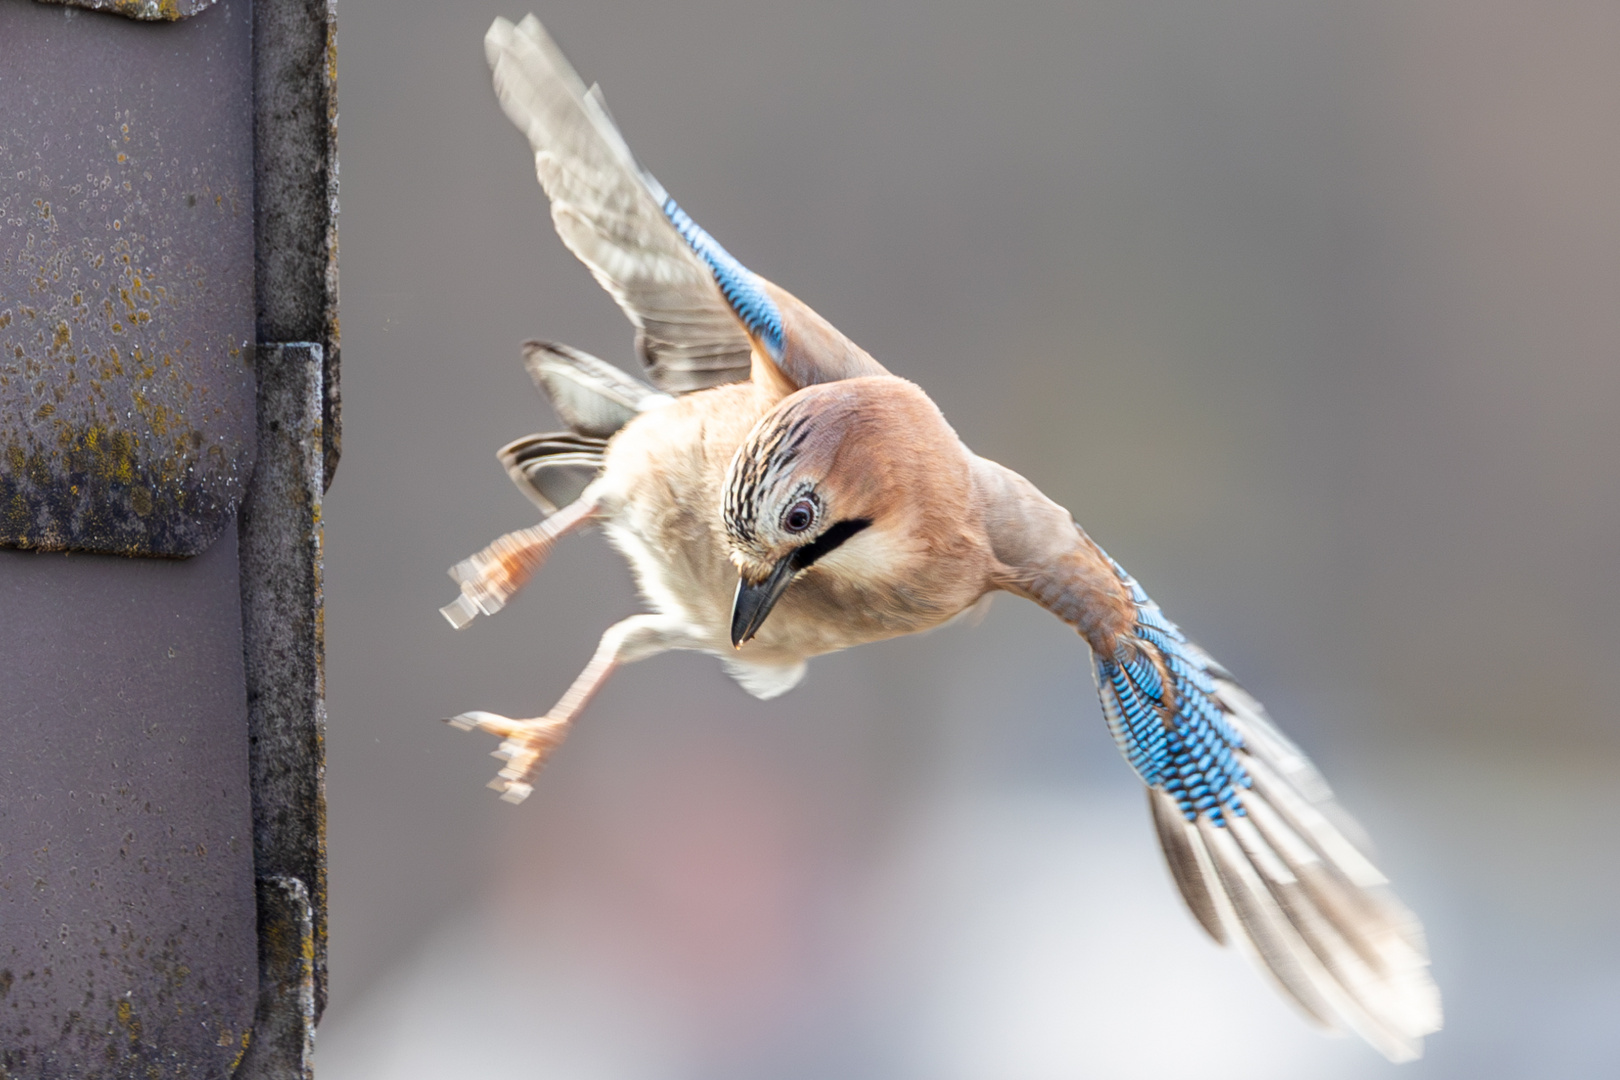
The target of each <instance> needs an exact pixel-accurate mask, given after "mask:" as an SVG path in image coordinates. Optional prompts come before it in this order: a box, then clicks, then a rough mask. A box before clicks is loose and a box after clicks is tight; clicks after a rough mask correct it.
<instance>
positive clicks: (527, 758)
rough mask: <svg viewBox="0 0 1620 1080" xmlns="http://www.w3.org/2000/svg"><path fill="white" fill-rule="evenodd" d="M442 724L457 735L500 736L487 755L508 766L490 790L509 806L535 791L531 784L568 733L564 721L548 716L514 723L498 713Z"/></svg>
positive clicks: (473, 714)
mask: <svg viewBox="0 0 1620 1080" xmlns="http://www.w3.org/2000/svg"><path fill="white" fill-rule="evenodd" d="M445 722H446V723H448V724H449V725H450V726H451V727H453V728H456V729H457V730H460V731H473V730H478V731H487V732H489V733H490V734H492V735H499V736H501V745H500V746H499V747H497V748H496V749H495V750H492V751H490V754H491V756H492V757H497V758H500V759H502V760H503V761H505V762H506V763H507V764H506V765H505V767H504V768H502V769H501V771H500V772H499V773H497V774H496V776H495V779H493V780H491V781H490V782H489V787H490V788H492V789H494V790H495V791H498V792H500V793H501V798H502V799H503V800H505V801H506V802H509V803H520V802H522V801H523V800H524V799H527V798H528V797H529V795H530V793H532V792H533V791H534V785H533V784H532V783H530V781H531V780H533V778H534V774H535V773H537V772H539V771H540V767H541V766H542V765H544V764H545V763H546V758H547V757H549V756H550V755H551V751H552V750H554V749H556V747H557V745H558V744H559V743H561V742H562V740H563V736H564V735H565V734H566V733H567V731H568V721H567V720H566V719H562V718H560V717H550V716H542V717H539V718H538V719H534V720H513V719H510V718H509V717H505V716H501V715H499V714H497V713H489V712H465V713H462V714H461V715H460V716H453V717H451V718H450V719H449V720H447V721H445Z"/></svg>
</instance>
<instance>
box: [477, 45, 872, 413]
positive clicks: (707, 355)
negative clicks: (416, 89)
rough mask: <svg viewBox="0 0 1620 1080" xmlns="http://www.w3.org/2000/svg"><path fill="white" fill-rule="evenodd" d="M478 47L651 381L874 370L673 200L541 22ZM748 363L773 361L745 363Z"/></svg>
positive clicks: (566, 235) (558, 218)
mask: <svg viewBox="0 0 1620 1080" xmlns="http://www.w3.org/2000/svg"><path fill="white" fill-rule="evenodd" d="M484 53H485V55H486V56H487V57H488V59H489V64H490V68H491V70H492V72H493V74H494V80H495V93H496V96H497V97H499V99H500V102H501V107H502V108H503V109H504V110H505V111H506V115H507V116H508V117H509V118H510V119H511V121H512V122H513V123H514V124H516V125H517V127H518V129H519V130H521V131H522V132H523V134H524V135H525V136H526V137H527V138H528V140H529V145H530V146H531V147H533V149H534V156H535V171H536V172H537V173H538V174H539V177H540V184H541V186H542V187H543V188H544V189H545V191H546V194H547V196H549V197H550V199H551V218H552V222H553V223H554V224H555V225H556V228H557V234H558V235H559V236H560V237H562V240H563V243H565V244H567V245H568V248H569V250H571V251H572V252H573V253H574V254H575V255H576V256H578V257H579V259H580V261H581V262H583V263H584V264H585V265H586V266H587V267H589V268H590V271H591V273H592V274H593V275H595V277H596V280H597V281H598V282H599V283H600V284H601V286H602V287H603V288H604V289H606V290H607V291H608V293H609V295H611V296H612V297H613V299H614V300H615V301H616V302H617V303H618V305H619V307H620V308H621V309H623V311H624V313H625V315H626V316H627V317H628V318H629V319H630V321H631V323H633V324H634V325H635V327H636V331H637V333H636V341H637V348H638V351H639V352H640V354H641V357H642V360H643V361H644V362H645V363H646V365H647V369H648V375H649V377H650V378H651V379H652V380H653V382H654V383H655V384H657V386H658V387H659V388H660V389H663V390H667V391H670V392H672V393H685V392H688V391H692V390H701V389H704V388H706V387H710V386H717V385H719V384H721V383H727V382H738V381H741V380H743V379H747V378H750V377H751V376H752V377H754V378H756V379H758V378H760V377H761V375H762V374H764V375H766V376H768V377H769V378H770V379H771V380H772V381H773V382H777V383H778V384H779V385H781V388H782V389H783V390H791V389H795V388H797V387H800V386H806V385H809V384H811V383H818V382H828V381H831V380H833V379H841V378H849V377H852V376H856V375H873V374H882V373H883V369H882V368H881V367H880V366H878V364H877V362H876V361H874V360H872V358H871V357H869V356H867V355H866V353H865V352H863V351H861V350H860V349H859V348H857V347H856V346H855V345H854V344H852V343H851V342H849V341H848V339H846V338H844V336H843V335H842V334H840V333H838V331H837V330H835V329H834V328H833V327H832V326H831V325H830V324H828V323H827V322H826V321H825V320H823V319H822V318H821V317H820V316H819V315H817V314H816V313H815V312H814V311H812V310H811V309H810V308H808V307H807V306H805V305H804V304H802V303H800V302H799V301H798V300H796V299H795V298H794V297H793V296H791V295H790V294H788V293H787V292H786V291H784V290H782V289H779V288H777V287H776V286H774V285H772V284H771V283H769V282H767V281H765V280H764V279H763V278H760V277H758V276H757V275H755V274H753V273H751V272H750V271H749V270H748V269H747V268H746V267H744V266H743V265H742V264H741V263H739V262H738V261H737V260H736V259H734V258H732V257H731V255H730V254H729V253H727V251H726V250H725V249H724V248H722V247H721V246H720V245H719V244H718V243H716V242H715V240H714V238H713V237H711V236H710V235H709V234H708V233H707V232H705V231H704V230H703V229H702V228H701V227H700V226H699V225H698V224H697V223H696V222H694V221H693V220H692V219H691V218H690V217H688V216H687V214H686V212H685V211H683V210H682V209H681V208H680V207H679V206H677V205H676V203H675V201H674V200H673V199H671V198H670V197H669V195H668V193H666V192H665V191H664V189H663V187H662V186H661V185H660V184H659V183H658V181H657V180H655V179H653V177H652V176H651V175H650V174H649V173H648V172H647V171H646V170H644V169H642V168H641V166H640V165H639V164H637V162H636V160H635V158H634V156H632V155H631V153H630V148H629V147H628V146H627V145H626V144H625V141H624V137H623V136H622V135H621V134H620V133H619V129H618V127H617V126H615V124H614V123H613V119H612V117H611V116H610V115H609V114H608V111H607V107H606V104H605V103H604V101H603V99H602V95H601V92H600V91H599V90H598V89H597V88H595V87H592V88H591V89H589V90H587V89H586V87H585V84H584V82H583V81H582V80H581V79H580V77H579V76H578V75H577V74H575V72H574V69H573V67H572V66H570V64H569V63H568V60H567V58H566V57H564V56H563V54H562V51H561V50H560V49H558V48H557V45H556V43H555V42H554V41H552V40H551V38H550V36H549V35H548V34H547V33H546V31H545V29H544V28H543V27H542V26H541V25H540V21H539V20H538V19H536V18H535V17H534V16H533V15H530V16H528V17H527V18H525V19H524V20H523V21H522V22H520V23H518V24H517V25H515V26H514V25H513V24H512V23H510V22H508V21H507V20H505V19H499V18H498V19H496V20H495V22H494V23H493V24H492V25H491V26H490V28H489V33H488V34H487V35H485V37H484ZM756 362H757V363H762V364H768V365H770V367H771V370H769V371H766V372H764V373H761V372H759V371H756V370H754V365H755V364H756Z"/></svg>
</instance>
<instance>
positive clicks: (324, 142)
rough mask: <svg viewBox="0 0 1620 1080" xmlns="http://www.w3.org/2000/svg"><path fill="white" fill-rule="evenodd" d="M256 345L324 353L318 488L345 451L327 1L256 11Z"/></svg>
mask: <svg viewBox="0 0 1620 1080" xmlns="http://www.w3.org/2000/svg"><path fill="white" fill-rule="evenodd" d="M253 41H254V44H253V63H254V90H253V93H254V108H255V110H256V115H255V132H254V138H255V141H256V145H255V151H254V170H255V176H256V178H257V189H258V193H259V194H258V202H257V204H256V206H255V211H254V212H255V226H256V228H257V233H258V247H257V263H256V267H257V277H256V283H257V293H258V295H257V318H258V340H259V341H313V342H317V343H319V344H320V346H321V348H322V351H323V354H324V361H323V362H324V364H325V371H324V373H323V374H324V382H325V387H326V389H325V400H324V402H323V405H322V421H323V423H322V443H323V447H322V449H323V451H324V455H325V465H324V469H325V482H326V483H327V484H330V483H331V482H332V473H333V470H335V469H336V468H337V462H338V454H339V452H340V450H341V446H342V409H341V405H342V400H341V397H340V395H339V393H338V377H337V372H338V276H337V274H338V266H337V255H338V248H337V243H338V234H337V211H338V201H337V200H338V161H337V13H336V9H335V8H334V6H333V3H332V0H258V2H257V3H256V4H255V5H254V8H253Z"/></svg>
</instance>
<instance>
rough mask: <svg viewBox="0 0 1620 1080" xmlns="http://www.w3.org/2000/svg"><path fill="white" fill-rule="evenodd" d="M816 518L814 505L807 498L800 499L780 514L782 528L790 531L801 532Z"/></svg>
mask: <svg viewBox="0 0 1620 1080" xmlns="http://www.w3.org/2000/svg"><path fill="white" fill-rule="evenodd" d="M815 520H816V506H815V504H814V503H812V502H811V501H810V500H809V499H800V500H799V501H798V502H796V503H794V504H793V505H792V506H790V507H788V511H787V513H785V514H783V515H782V528H784V529H786V530H787V531H788V532H790V533H802V532H804V530H806V529H808V528H809V527H810V526H811V525H812V524H814V523H815Z"/></svg>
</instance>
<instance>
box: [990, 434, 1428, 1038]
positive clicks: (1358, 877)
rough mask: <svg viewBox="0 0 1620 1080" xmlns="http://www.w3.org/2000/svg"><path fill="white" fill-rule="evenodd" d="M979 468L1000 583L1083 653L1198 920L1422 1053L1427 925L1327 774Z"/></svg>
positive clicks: (1359, 1029)
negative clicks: (1069, 633)
mask: <svg viewBox="0 0 1620 1080" xmlns="http://www.w3.org/2000/svg"><path fill="white" fill-rule="evenodd" d="M980 461H981V462H982V465H981V466H980V468H979V471H980V474H981V478H982V485H983V489H984V490H985V491H986V492H987V493H988V497H987V499H986V507H987V511H986V514H987V527H988V529H989V531H990V535H991V538H992V544H993V546H994V547H995V550H996V554H997V557H998V558H999V559H1000V560H1001V561H1002V562H1003V563H1004V564H1005V565H1006V566H1007V567H1008V568H1009V573H1008V577H1007V579H1006V580H1005V581H1003V582H999V583H998V584H1000V585H1001V586H1002V587H1003V588H1006V589H1008V590H1010V591H1013V592H1017V593H1020V594H1022V595H1024V596H1027V597H1029V598H1030V599H1032V600H1035V601H1036V602H1037V603H1040V604H1041V605H1042V606H1044V607H1046V608H1047V609H1048V610H1050V611H1052V612H1053V613H1054V614H1056V615H1058V616H1059V617H1060V618H1062V619H1063V620H1064V621H1066V622H1068V623H1069V624H1070V625H1072V626H1074V627H1075V628H1076V629H1077V630H1079V631H1080V633H1081V634H1082V636H1084V637H1085V638H1086V640H1087V642H1088V643H1089V644H1090V645H1091V648H1092V657H1093V662H1094V667H1095V674H1096V679H1097V690H1098V694H1099V696H1100V697H1101V698H1102V707H1103V715H1104V717H1105V718H1106V719H1107V722H1108V727H1109V730H1110V731H1111V732H1112V733H1113V736H1114V739H1115V741H1116V742H1117V743H1118V745H1119V748H1120V751H1121V752H1122V753H1123V754H1124V755H1125V758H1126V760H1127V761H1129V762H1130V765H1131V768H1133V769H1134V770H1135V771H1136V773H1137V775H1138V776H1139V777H1141V779H1142V781H1143V783H1145V784H1146V785H1147V788H1148V792H1147V795H1148V804H1149V807H1150V810H1151V813H1152V818H1153V822H1154V826H1155V828H1156V830H1157V833H1158V837H1159V842H1160V845H1161V846H1162V847H1163V849H1164V854H1165V859H1166V861H1167V862H1168V863H1169V866H1170V872H1171V876H1172V877H1173V878H1174V879H1175V882H1176V885H1177V887H1178V888H1179V889H1180V891H1181V895H1182V898H1183V899H1184V900H1185V901H1186V903H1187V907H1188V908H1189V909H1191V911H1192V914H1193V916H1194V918H1196V919H1197V920H1198V922H1199V924H1200V925H1201V926H1202V927H1203V928H1204V930H1205V931H1207V932H1208V933H1209V935H1210V936H1211V937H1212V938H1214V939H1215V940H1216V941H1217V942H1220V943H1222V944H1224V943H1226V942H1227V941H1232V940H1235V941H1236V942H1238V943H1239V945H1240V946H1241V947H1243V948H1244V949H1245V951H1247V952H1248V953H1249V954H1250V955H1251V957H1252V958H1253V959H1254V960H1255V961H1256V962H1257V963H1258V965H1259V966H1260V968H1261V969H1262V970H1263V971H1265V972H1266V973H1267V974H1269V975H1270V976H1271V978H1272V979H1273V981H1274V982H1275V983H1276V984H1277V986H1278V987H1279V988H1280V989H1281V990H1282V991H1283V993H1284V994H1285V995H1286V996H1287V997H1288V998H1290V999H1291V1000H1293V1001H1294V1002H1295V1003H1296V1004H1297V1005H1298V1006H1299V1007H1300V1008H1301V1009H1302V1010H1303V1011H1304V1012H1305V1013H1306V1015H1307V1016H1309V1017H1310V1018H1311V1019H1313V1020H1314V1021H1316V1022H1317V1023H1318V1024H1320V1025H1321V1026H1323V1027H1325V1028H1328V1029H1330V1030H1343V1029H1345V1028H1348V1029H1350V1030H1352V1031H1355V1032H1356V1033H1357V1034H1359V1035H1361V1036H1362V1037H1363V1038H1365V1039H1366V1040H1367V1041H1368V1042H1370V1043H1372V1044H1373V1045H1374V1046H1375V1047H1377V1048H1378V1049H1379V1050H1380V1051H1381V1052H1383V1053H1384V1054H1385V1055H1386V1056H1387V1057H1389V1058H1390V1059H1391V1060H1394V1061H1406V1060H1410V1059H1413V1058H1416V1057H1418V1056H1419V1055H1420V1054H1421V1053H1422V1047H1423V1036H1425V1035H1428V1034H1430V1033H1432V1032H1434V1031H1438V1030H1439V1028H1440V1022H1441V1014H1440V994H1439V991H1438V990H1437V989H1436V988H1435V985H1434V982H1433V981H1432V980H1431V979H1430V977H1429V972H1428V964H1429V961H1428V955H1427V950H1426V948H1425V945H1424V941H1423V932H1422V928H1421V927H1420V926H1419V924H1418V921H1417V919H1416V918H1415V917H1414V916H1413V915H1412V914H1411V913H1410V912H1409V911H1407V909H1406V908H1405V907H1403V906H1402V905H1401V903H1400V902H1399V901H1398V900H1397V899H1396V898H1395V895H1394V893H1393V892H1392V891H1391V890H1390V888H1389V882H1388V880H1387V879H1386V878H1385V877H1384V875H1383V874H1382V873H1380V872H1379V870H1378V868H1377V867H1376V866H1374V864H1373V863H1372V861H1371V860H1370V859H1369V858H1368V856H1367V854H1366V852H1365V851H1364V846H1363V845H1362V844H1360V843H1358V841H1359V839H1360V835H1361V834H1360V831H1359V830H1358V829H1357V828H1356V827H1355V825H1354V823H1353V822H1351V821H1350V819H1349V818H1348V816H1347V815H1345V814H1344V813H1343V812H1342V811H1341V810H1339V808H1338V806H1337V804H1336V803H1335V802H1334V800H1333V793H1332V791H1331V790H1330V789H1329V788H1328V786H1327V784H1326V782H1325V781H1323V779H1322V777H1321V774H1319V773H1318V772H1317V771H1316V769H1315V767H1314V766H1312V765H1311V763H1310V761H1309V760H1308V759H1307V758H1306V757H1305V755H1304V753H1303V752H1301V751H1300V749H1299V748H1298V747H1297V746H1295V745H1294V744H1293V743H1292V742H1290V741H1289V740H1288V739H1287V738H1286V737H1285V736H1284V735H1283V734H1282V733H1281V732H1279V731H1278V730H1277V728H1276V727H1275V725H1273V724H1272V722H1271V720H1270V718H1269V717H1267V716H1266V713H1265V710H1264V709H1263V708H1261V707H1260V704H1259V703H1258V702H1257V701H1255V699H1254V698H1253V697H1251V696H1249V694H1247V693H1246V692H1245V691H1244V690H1243V688H1242V687H1240V686H1239V685H1238V683H1237V681H1236V680H1235V679H1234V678H1233V677H1232V675H1231V673H1230V672H1228V671H1227V670H1226V669H1225V668H1223V667H1221V666H1220V665H1219V664H1217V663H1216V662H1215V661H1214V660H1213V659H1211V658H1210V657H1209V655H1208V654H1207V653H1205V652H1204V651H1203V650H1202V649H1200V648H1198V647H1197V646H1196V645H1193V644H1192V643H1191V642H1189V641H1188V640H1187V639H1186V637H1185V635H1183V634H1182V632H1181V630H1180V629H1179V628H1178V627H1177V626H1176V625H1175V624H1174V623H1173V622H1171V621H1170V620H1169V619H1167V618H1165V616H1164V613H1163V612H1162V611H1160V610H1159V606H1158V605H1157V604H1155V603H1154V602H1153V601H1152V600H1151V599H1149V598H1148V595H1147V593H1145V592H1144V591H1143V590H1142V587H1141V586H1140V585H1138V584H1137V583H1136V581H1135V580H1134V579H1132V578H1131V577H1130V576H1129V575H1128V574H1126V573H1125V571H1124V570H1122V569H1121V568H1120V567H1119V564H1117V563H1115V562H1114V561H1113V560H1112V559H1110V558H1109V557H1108V555H1107V554H1106V553H1105V552H1103V550H1102V549H1101V548H1099V547H1098V546H1097V545H1096V544H1095V543H1093V542H1092V541H1091V539H1090V538H1089V537H1087V536H1086V534H1085V532H1084V531H1083V530H1081V529H1080V527H1079V526H1078V525H1075V524H1074V523H1073V521H1072V519H1070V517H1069V515H1068V513H1067V512H1066V511H1064V510H1063V509H1062V508H1061V507H1059V506H1057V505H1056V504H1055V503H1053V502H1051V500H1049V499H1047V498H1046V497H1045V496H1044V495H1041V494H1040V493H1039V492H1038V491H1036V490H1035V488H1034V486H1033V485H1031V484H1030V483H1029V482H1028V481H1027V480H1025V479H1023V477H1020V476H1018V475H1017V474H1016V473H1012V472H1011V471H1010V470H1005V469H1002V468H1001V467H1000V466H997V465H994V464H993V463H988V462H983V459H980ZM1353 837H1354V838H1355V839H1352V838H1353Z"/></svg>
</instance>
